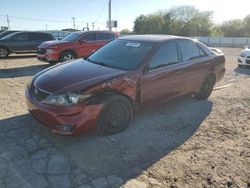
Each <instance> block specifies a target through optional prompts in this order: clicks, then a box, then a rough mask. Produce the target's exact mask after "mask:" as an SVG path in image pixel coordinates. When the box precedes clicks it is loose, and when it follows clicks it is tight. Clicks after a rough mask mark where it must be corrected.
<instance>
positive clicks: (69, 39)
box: [62, 33, 80, 42]
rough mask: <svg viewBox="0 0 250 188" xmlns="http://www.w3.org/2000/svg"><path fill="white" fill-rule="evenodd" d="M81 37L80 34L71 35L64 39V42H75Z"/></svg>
mask: <svg viewBox="0 0 250 188" xmlns="http://www.w3.org/2000/svg"><path fill="white" fill-rule="evenodd" d="M79 36H80V34H79V33H71V34H69V35H67V36H66V37H64V38H63V39H62V41H69V42H71V41H75V40H76V39H77V38H78V37H79Z"/></svg>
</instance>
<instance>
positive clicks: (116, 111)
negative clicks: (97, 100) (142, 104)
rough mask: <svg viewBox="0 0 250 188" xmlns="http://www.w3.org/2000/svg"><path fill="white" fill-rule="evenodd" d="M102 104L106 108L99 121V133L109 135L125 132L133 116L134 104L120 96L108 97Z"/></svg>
mask: <svg viewBox="0 0 250 188" xmlns="http://www.w3.org/2000/svg"><path fill="white" fill-rule="evenodd" d="M102 102H103V103H104V105H105V106H104V108H103V110H102V112H101V114H100V116H99V117H98V120H97V129H98V132H99V133H102V134H106V135H109V134H115V133H119V132H122V131H123V130H125V129H126V128H127V127H128V125H129V123H130V122H131V119H132V116H133V110H132V104H131V103H130V102H129V101H128V100H127V99H126V98H125V97H123V96H120V95H111V96H107V97H105V98H104V99H103V100H102Z"/></svg>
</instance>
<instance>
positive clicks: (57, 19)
mask: <svg viewBox="0 0 250 188" xmlns="http://www.w3.org/2000/svg"><path fill="white" fill-rule="evenodd" d="M108 1H109V0H42V1H40V0H0V27H1V26H7V25H8V24H7V16H6V15H8V16H9V23H10V29H12V30H14V29H18V30H46V29H47V30H57V29H64V28H73V19H72V17H75V26H76V29H79V30H82V28H84V27H86V26H87V24H88V25H89V28H90V29H93V28H94V29H106V21H107V20H108ZM111 2H112V20H117V21H118V28H117V30H118V31H120V30H122V29H129V30H133V25H134V24H133V23H134V20H135V19H136V17H138V16H139V15H141V14H144V15H146V14H150V13H154V12H156V11H159V10H165V9H169V8H172V7H175V6H180V5H191V6H194V7H195V8H197V9H199V10H201V11H206V10H210V11H213V12H214V14H213V20H214V22H215V23H221V22H223V21H226V20H230V19H243V18H244V17H245V16H246V15H248V14H250V0H237V1H236V0H230V1H229V0H228V1H226V0H225V1H222V0H171V1H170V0H112V1H111ZM93 22H94V27H93V24H92V23H93ZM113 30H116V29H113Z"/></svg>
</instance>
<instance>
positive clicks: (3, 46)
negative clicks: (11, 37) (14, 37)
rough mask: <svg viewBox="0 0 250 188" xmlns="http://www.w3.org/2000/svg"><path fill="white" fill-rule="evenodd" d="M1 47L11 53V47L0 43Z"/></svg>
mask: <svg viewBox="0 0 250 188" xmlns="http://www.w3.org/2000/svg"><path fill="white" fill-rule="evenodd" d="M0 48H5V49H6V50H7V51H8V54H10V53H11V51H10V49H9V48H8V47H7V46H5V45H0Z"/></svg>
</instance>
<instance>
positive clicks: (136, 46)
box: [126, 42, 141, 48]
mask: <svg viewBox="0 0 250 188" xmlns="http://www.w3.org/2000/svg"><path fill="white" fill-rule="evenodd" d="M140 45H141V43H137V42H128V43H127V44H126V46H129V47H135V48H138V47H139V46H140Z"/></svg>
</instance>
